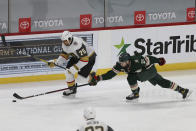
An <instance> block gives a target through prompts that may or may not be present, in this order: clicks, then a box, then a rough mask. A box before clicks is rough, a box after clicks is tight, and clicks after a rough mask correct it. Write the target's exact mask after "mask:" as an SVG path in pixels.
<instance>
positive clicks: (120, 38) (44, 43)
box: [0, 24, 196, 84]
mask: <svg viewBox="0 0 196 131" xmlns="http://www.w3.org/2000/svg"><path fill="white" fill-rule="evenodd" d="M195 28H196V25H195V24H191V25H176V26H162V27H146V28H127V29H115V30H113V29H112V30H94V31H85V32H74V35H78V36H79V37H82V38H83V39H84V40H85V41H86V42H87V43H88V44H90V45H91V46H93V48H94V49H95V51H96V52H97V61H96V64H95V67H94V69H93V70H97V73H98V74H102V73H104V72H106V71H108V70H109V69H111V67H112V66H113V65H114V64H115V63H116V61H117V60H118V55H119V54H120V53H121V52H122V51H124V50H126V51H127V52H129V53H130V54H131V55H133V54H134V52H137V53H141V54H142V55H153V56H156V57H164V58H166V60H167V64H166V65H164V66H163V67H160V66H157V69H158V71H171V70H184V69H196V55H195V52H196V33H195V31H194V29H195ZM59 36H60V33H50V34H33V35H16V36H6V42H7V43H6V44H7V45H9V46H10V47H11V48H6V47H5V46H2V42H1V46H0V58H1V62H0V84H6V83H16V82H28V81H45V80H57V79H64V78H65V76H64V74H63V70H62V69H59V68H54V69H50V68H48V67H47V66H46V64H45V63H43V62H40V61H32V60H31V59H29V58H28V57H26V56H25V53H28V52H29V53H31V54H32V53H33V55H35V56H37V57H40V58H42V59H46V60H49V59H54V58H57V57H58V55H59V54H60V52H61V48H60V47H61V42H60V39H59ZM13 47H14V48H13Z"/></svg>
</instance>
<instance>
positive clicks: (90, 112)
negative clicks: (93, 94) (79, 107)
mask: <svg viewBox="0 0 196 131" xmlns="http://www.w3.org/2000/svg"><path fill="white" fill-rule="evenodd" d="M83 116H84V118H85V119H86V120H89V119H95V117H96V112H95V110H94V109H93V108H92V107H88V108H85V109H84V114H83Z"/></svg>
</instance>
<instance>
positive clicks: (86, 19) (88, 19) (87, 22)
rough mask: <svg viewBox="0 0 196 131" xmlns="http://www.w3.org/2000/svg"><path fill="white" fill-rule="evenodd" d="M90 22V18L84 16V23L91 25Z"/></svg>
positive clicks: (82, 21) (82, 20)
mask: <svg viewBox="0 0 196 131" xmlns="http://www.w3.org/2000/svg"><path fill="white" fill-rule="evenodd" d="M90 22H91V20H90V18H87V17H86V18H82V19H81V23H82V25H89V24H90Z"/></svg>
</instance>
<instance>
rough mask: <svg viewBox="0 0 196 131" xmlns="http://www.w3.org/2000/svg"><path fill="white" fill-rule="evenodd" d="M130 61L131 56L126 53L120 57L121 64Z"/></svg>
mask: <svg viewBox="0 0 196 131" xmlns="http://www.w3.org/2000/svg"><path fill="white" fill-rule="evenodd" d="M130 59H131V56H130V55H129V53H127V52H124V53H122V54H120V56H119V62H125V61H128V60H130Z"/></svg>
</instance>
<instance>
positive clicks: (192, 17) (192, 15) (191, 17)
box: [186, 8, 195, 21]
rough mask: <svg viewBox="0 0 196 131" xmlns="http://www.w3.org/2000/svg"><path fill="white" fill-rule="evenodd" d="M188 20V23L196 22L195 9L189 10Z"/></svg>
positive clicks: (187, 13) (187, 12)
mask: <svg viewBox="0 0 196 131" xmlns="http://www.w3.org/2000/svg"><path fill="white" fill-rule="evenodd" d="M186 20H187V21H195V8H187V11H186Z"/></svg>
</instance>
